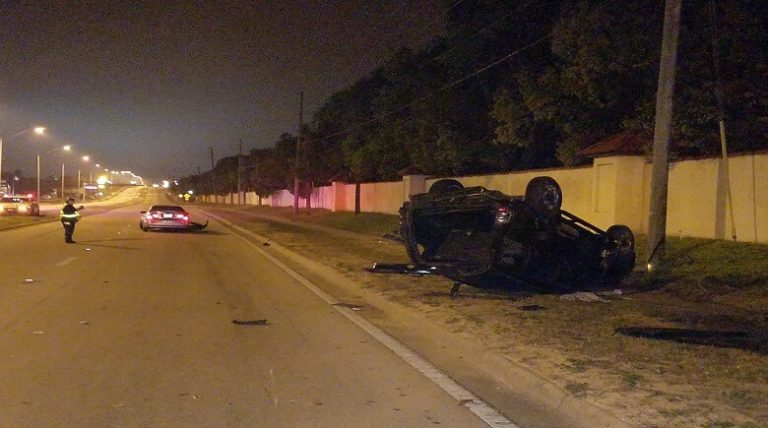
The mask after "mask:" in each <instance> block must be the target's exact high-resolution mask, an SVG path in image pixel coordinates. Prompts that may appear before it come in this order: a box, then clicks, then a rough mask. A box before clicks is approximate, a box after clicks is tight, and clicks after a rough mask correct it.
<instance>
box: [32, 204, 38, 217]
mask: <svg viewBox="0 0 768 428" xmlns="http://www.w3.org/2000/svg"><path fill="white" fill-rule="evenodd" d="M32 215H35V216H37V215H40V207H38V206H33V207H32Z"/></svg>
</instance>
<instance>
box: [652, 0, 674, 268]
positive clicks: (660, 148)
mask: <svg viewBox="0 0 768 428" xmlns="http://www.w3.org/2000/svg"><path fill="white" fill-rule="evenodd" d="M681 2H682V0H666V4H665V8H664V35H663V36H662V41H661V58H660V61H659V83H658V90H657V92H656V119H655V129H654V134H653V169H652V172H651V201H650V205H651V206H650V215H649V219H648V254H649V255H648V271H649V272H650V271H652V270H653V269H654V268H655V267H657V266H658V265H659V263H660V262H661V259H662V258H663V257H664V246H665V242H666V234H667V190H668V182H669V159H668V158H669V156H668V152H669V134H670V128H671V123H672V107H673V96H674V93H675V67H676V64H677V40H678V35H679V34H680V9H681Z"/></svg>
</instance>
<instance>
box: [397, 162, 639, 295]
mask: <svg viewBox="0 0 768 428" xmlns="http://www.w3.org/2000/svg"><path fill="white" fill-rule="evenodd" d="M561 205H562V191H561V189H560V186H559V185H558V183H557V182H556V181H555V180H554V179H552V178H551V177H536V178H533V179H532V180H531V181H530V182H529V183H528V186H527V188H526V191H525V195H524V196H509V195H506V194H504V193H502V192H499V191H494V190H488V189H486V188H484V187H470V188H464V186H463V185H462V184H461V183H460V182H458V181H456V180H452V179H444V180H438V181H437V182H435V183H434V184H433V185H432V186H431V188H430V189H429V191H428V192H427V193H422V194H417V195H413V196H411V198H410V201H408V202H406V203H405V204H403V206H402V208H401V209H400V230H399V232H400V237H401V240H402V242H403V244H404V245H405V248H406V251H407V253H408V256H409V258H410V260H411V262H412V263H413V264H414V265H415V266H418V267H420V268H423V269H424V270H423V271H425V272H434V273H437V274H440V275H443V276H446V277H448V278H451V279H453V280H454V281H456V284H455V285H454V290H452V293H455V291H456V290H458V285H460V284H468V285H472V286H475V287H493V286H509V285H514V284H527V285H533V286H534V287H536V288H539V289H542V288H543V289H548V290H552V291H556V290H567V289H573V288H578V287H588V286H589V285H590V284H596V283H601V284H606V283H611V282H616V281H617V280H620V279H622V278H623V277H624V276H626V275H627V274H628V273H629V272H631V271H632V269H633V267H634V264H635V252H634V245H635V239H634V236H633V234H632V231H631V230H630V229H629V228H628V227H627V226H623V225H614V226H611V227H609V228H608V230H605V231H604V230H602V229H600V228H598V227H596V226H594V225H592V224H589V223H588V222H586V221H584V220H582V219H580V218H578V217H576V216H575V215H573V214H571V213H569V212H567V211H564V210H562V209H561Z"/></svg>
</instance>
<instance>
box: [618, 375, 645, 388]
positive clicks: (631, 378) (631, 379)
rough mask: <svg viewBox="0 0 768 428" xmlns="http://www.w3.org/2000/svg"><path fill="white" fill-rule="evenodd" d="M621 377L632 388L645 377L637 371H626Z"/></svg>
mask: <svg viewBox="0 0 768 428" xmlns="http://www.w3.org/2000/svg"><path fill="white" fill-rule="evenodd" d="M621 378H622V380H623V381H624V383H625V384H626V385H627V386H628V387H630V388H635V387H636V386H637V385H638V384H639V383H640V381H642V380H643V377H642V376H641V375H639V374H637V373H624V375H623V376H622V377H621Z"/></svg>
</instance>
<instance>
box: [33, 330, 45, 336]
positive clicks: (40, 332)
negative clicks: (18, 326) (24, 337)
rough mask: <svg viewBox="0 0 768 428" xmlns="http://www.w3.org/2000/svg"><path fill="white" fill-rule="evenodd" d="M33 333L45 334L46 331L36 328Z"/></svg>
mask: <svg viewBox="0 0 768 428" xmlns="http://www.w3.org/2000/svg"><path fill="white" fill-rule="evenodd" d="M32 334H37V335H42V334H45V332H44V331H43V330H35V331H33V332H32Z"/></svg>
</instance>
